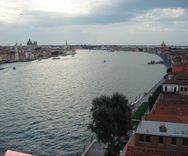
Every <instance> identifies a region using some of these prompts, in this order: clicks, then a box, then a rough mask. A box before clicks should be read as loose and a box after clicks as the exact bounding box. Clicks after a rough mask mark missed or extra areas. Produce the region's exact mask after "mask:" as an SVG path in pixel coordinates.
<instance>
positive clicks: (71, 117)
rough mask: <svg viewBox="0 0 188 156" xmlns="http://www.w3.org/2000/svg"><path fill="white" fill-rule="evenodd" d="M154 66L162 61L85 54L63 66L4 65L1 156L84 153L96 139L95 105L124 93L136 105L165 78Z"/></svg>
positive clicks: (0, 95)
mask: <svg viewBox="0 0 188 156" xmlns="http://www.w3.org/2000/svg"><path fill="white" fill-rule="evenodd" d="M104 60H106V62H105V63H104ZM151 60H160V58H159V57H158V56H155V55H151V54H146V53H136V52H105V51H87V50H86V51H84V50H79V51H77V54H76V55H75V57H72V56H66V57H62V58H61V59H60V60H51V59H48V60H43V61H33V62H25V63H15V64H4V65H1V66H2V67H5V68H6V69H4V70H1V71H0V155H2V154H3V153H4V152H5V151H6V150H7V149H12V150H17V151H23V152H28V153H31V154H35V155H45V156H50V155H75V154H76V153H77V152H81V150H82V149H83V146H84V145H85V144H87V143H88V142H89V140H90V136H91V135H92V134H91V132H90V131H89V130H88V129H87V124H88V122H89V111H90V108H91V101H92V99H93V98H94V97H96V96H100V95H102V94H107V95H110V94H112V93H113V92H116V91H118V92H121V93H123V94H125V95H126V96H127V97H128V99H129V101H130V102H131V101H134V100H135V98H136V97H138V96H140V95H143V94H144V92H147V91H148V90H149V89H150V88H151V87H152V86H153V85H154V84H155V83H157V81H158V80H159V79H161V78H162V76H163V75H164V73H165V67H164V66H163V65H148V64H147V62H149V61H151ZM13 66H15V67H16V70H12V67H13Z"/></svg>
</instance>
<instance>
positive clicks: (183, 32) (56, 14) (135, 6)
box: [0, 0, 188, 45]
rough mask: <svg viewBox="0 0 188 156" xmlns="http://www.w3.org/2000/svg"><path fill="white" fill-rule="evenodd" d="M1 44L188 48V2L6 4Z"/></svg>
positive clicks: (0, 0) (27, 0)
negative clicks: (170, 46) (28, 43)
mask: <svg viewBox="0 0 188 156" xmlns="http://www.w3.org/2000/svg"><path fill="white" fill-rule="evenodd" d="M0 14H1V16H0V45H13V44H15V43H16V42H18V43H22V44H26V42H27V41H28V39H29V38H30V39H31V40H32V41H37V42H38V44H39V45H41V44H61V45H62V44H65V41H66V40H67V41H68V43H69V44H122V45H128V44H129V45H131V44H144V45H159V44H160V43H161V42H162V41H165V42H166V43H167V44H170V45H188V39H187V37H188V0H0Z"/></svg>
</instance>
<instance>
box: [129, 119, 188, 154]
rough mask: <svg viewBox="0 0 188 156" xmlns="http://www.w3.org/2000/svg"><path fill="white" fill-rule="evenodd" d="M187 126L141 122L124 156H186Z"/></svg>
mask: <svg viewBox="0 0 188 156" xmlns="http://www.w3.org/2000/svg"><path fill="white" fill-rule="evenodd" d="M187 128H188V124H182V123H172V122H161V121H145V120H143V121H141V122H140V124H139V125H138V128H137V130H136V132H135V134H133V135H132V137H131V139H130V140H129V146H128V148H127V151H126V156H186V155H188V129H187Z"/></svg>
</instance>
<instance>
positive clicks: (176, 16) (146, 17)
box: [135, 8, 188, 22]
mask: <svg viewBox="0 0 188 156" xmlns="http://www.w3.org/2000/svg"><path fill="white" fill-rule="evenodd" d="M187 19H188V10H187V9H185V8H162V9H161V8H155V9H152V10H149V11H147V12H146V13H144V14H142V15H137V16H136V17H135V20H136V21H139V22H153V21H166V22H168V21H180V20H183V21H184V20H187Z"/></svg>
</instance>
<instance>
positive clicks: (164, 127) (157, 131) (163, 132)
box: [136, 120, 188, 138]
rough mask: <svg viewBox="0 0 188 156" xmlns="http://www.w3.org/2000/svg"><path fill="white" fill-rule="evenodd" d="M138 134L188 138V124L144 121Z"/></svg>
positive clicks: (139, 127) (138, 129)
mask: <svg viewBox="0 0 188 156" xmlns="http://www.w3.org/2000/svg"><path fill="white" fill-rule="evenodd" d="M136 133H137V134H149V135H157V136H171V137H180V138H181V137H182V138H188V124H183V123H172V122H162V121H146V120H142V121H141V122H140V124H139V125H138V128H137V130H136Z"/></svg>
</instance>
